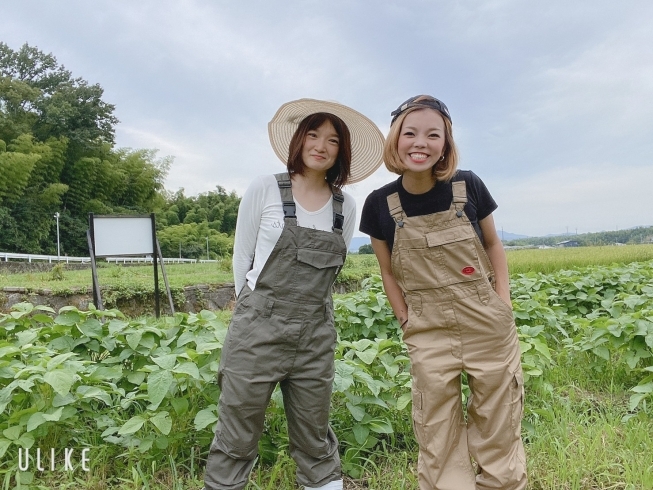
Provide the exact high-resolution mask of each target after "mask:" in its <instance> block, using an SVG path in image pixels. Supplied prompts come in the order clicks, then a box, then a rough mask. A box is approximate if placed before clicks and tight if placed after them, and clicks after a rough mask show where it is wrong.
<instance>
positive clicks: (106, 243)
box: [93, 216, 154, 257]
mask: <svg viewBox="0 0 653 490" xmlns="http://www.w3.org/2000/svg"><path fill="white" fill-rule="evenodd" d="M93 236H94V240H93V241H94V242H95V255H96V256H97V257H106V256H109V255H153V254H154V245H153V243H152V218H151V217H149V216H147V217H133V218H132V217H111V216H94V217H93Z"/></svg>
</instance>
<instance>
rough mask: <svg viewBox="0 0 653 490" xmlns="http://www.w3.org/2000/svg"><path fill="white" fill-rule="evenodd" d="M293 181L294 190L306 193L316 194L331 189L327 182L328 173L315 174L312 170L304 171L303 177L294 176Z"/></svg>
mask: <svg viewBox="0 0 653 490" xmlns="http://www.w3.org/2000/svg"><path fill="white" fill-rule="evenodd" d="M291 180H292V183H293V188H296V189H297V190H299V189H301V190H303V191H306V192H316V191H320V190H324V189H328V188H329V184H328V182H327V181H326V172H313V171H311V170H310V169H304V174H303V175H300V174H292V176H291Z"/></svg>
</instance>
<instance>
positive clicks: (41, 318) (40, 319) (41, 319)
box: [30, 313, 54, 324]
mask: <svg viewBox="0 0 653 490" xmlns="http://www.w3.org/2000/svg"><path fill="white" fill-rule="evenodd" d="M30 320H32V321H33V322H35V323H44V324H49V323H52V322H54V319H53V318H52V317H51V316H49V315H46V314H44V313H37V314H36V315H34V316H32V317H31V318H30Z"/></svg>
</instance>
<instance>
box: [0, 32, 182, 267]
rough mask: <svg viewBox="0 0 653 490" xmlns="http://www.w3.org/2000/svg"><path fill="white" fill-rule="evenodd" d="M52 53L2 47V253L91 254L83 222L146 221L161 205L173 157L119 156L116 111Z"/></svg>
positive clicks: (146, 152) (124, 152)
mask: <svg viewBox="0 0 653 490" xmlns="http://www.w3.org/2000/svg"><path fill="white" fill-rule="evenodd" d="M102 96H103V89H102V87H100V85H98V84H90V83H88V82H87V81H86V80H83V79H82V78H74V77H73V76H72V74H71V73H70V72H69V71H68V70H66V69H65V68H64V67H63V66H61V65H59V64H58V62H57V60H56V58H55V57H54V56H53V55H52V54H45V53H43V52H41V51H39V50H38V49H37V48H35V47H31V46H29V45H27V44H25V45H23V46H22V47H21V48H20V49H19V50H17V51H14V50H12V49H11V48H10V47H9V46H7V45H6V44H4V43H0V248H1V249H3V250H6V251H16V252H29V253H38V252H45V253H53V252H54V249H55V243H56V240H55V236H54V235H55V233H56V232H55V223H54V220H53V218H52V215H53V214H54V213H55V212H57V211H59V212H60V214H61V227H62V253H67V254H70V255H76V254H86V253H88V251H87V248H86V240H85V237H84V233H85V230H86V228H87V224H86V223H87V214H88V213H89V212H96V213H149V212H153V211H155V210H157V209H159V208H161V207H162V206H165V199H164V197H163V195H162V194H161V191H163V180H164V178H165V175H166V172H167V171H168V168H169V166H170V163H171V160H170V159H169V158H164V159H158V158H157V157H156V152H155V151H153V150H128V149H114V135H115V130H114V126H115V124H117V123H118V120H117V119H116V117H115V116H114V115H113V111H114V106H113V105H112V104H109V103H107V102H105V101H104V100H103V99H102Z"/></svg>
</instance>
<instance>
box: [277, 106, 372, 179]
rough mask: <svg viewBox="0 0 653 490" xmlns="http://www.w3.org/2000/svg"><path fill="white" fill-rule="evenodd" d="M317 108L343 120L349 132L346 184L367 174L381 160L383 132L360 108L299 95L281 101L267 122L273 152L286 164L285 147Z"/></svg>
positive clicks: (318, 110)
mask: <svg viewBox="0 0 653 490" xmlns="http://www.w3.org/2000/svg"><path fill="white" fill-rule="evenodd" d="M316 112H328V113H329V114H334V115H335V116H338V117H339V118H340V119H342V120H343V121H344V123H345V124H346V125H347V128H349V133H350V135H351V172H350V176H349V179H348V180H347V184H354V183H356V182H360V181H361V180H363V179H365V178H366V177H369V176H370V175H372V174H373V173H374V171H375V170H376V169H377V168H379V167H380V166H381V163H383V141H384V138H383V134H382V133H381V131H380V130H379V128H377V127H376V124H374V123H373V122H372V121H371V120H370V119H368V118H367V117H365V116H364V115H362V114H361V113H360V112H357V111H355V110H354V109H351V108H350V107H347V106H345V105H342V104H338V103H337V102H329V101H325V100H316V99H299V100H293V101H291V102H287V103H285V104H284V105H282V106H281V107H280V108H279V110H278V111H277V113H276V114H275V115H274V117H273V118H272V121H270V122H269V123H268V133H269V135H270V143H271V144H272V149H273V150H274V153H276V155H277V156H278V157H279V159H280V160H281V161H282V162H283V163H284V164H285V165H288V147H289V146H290V140H291V139H292V137H293V134H295V131H297V128H298V127H299V123H300V122H302V120H304V118H306V116H310V115H311V114H315V113H316Z"/></svg>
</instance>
